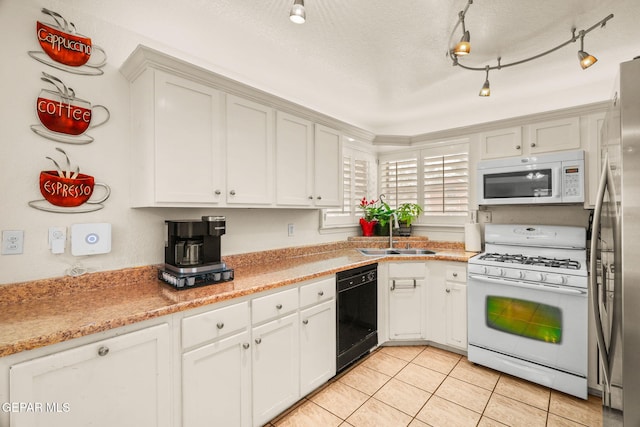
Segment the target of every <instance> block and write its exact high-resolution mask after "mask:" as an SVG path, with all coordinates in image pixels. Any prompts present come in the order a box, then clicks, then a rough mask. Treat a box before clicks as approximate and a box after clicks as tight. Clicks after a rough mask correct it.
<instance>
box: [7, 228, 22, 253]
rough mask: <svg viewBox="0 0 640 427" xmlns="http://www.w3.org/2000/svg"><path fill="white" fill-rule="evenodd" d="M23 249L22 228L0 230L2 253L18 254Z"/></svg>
mask: <svg viewBox="0 0 640 427" xmlns="http://www.w3.org/2000/svg"><path fill="white" fill-rule="evenodd" d="M23 249H24V230H3V231H2V255H19V254H21V253H22V252H23Z"/></svg>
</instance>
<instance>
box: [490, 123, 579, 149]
mask: <svg viewBox="0 0 640 427" xmlns="http://www.w3.org/2000/svg"><path fill="white" fill-rule="evenodd" d="M578 148H580V118H579V117H569V118H563V119H558V120H550V121H544V122H538V123H532V124H528V125H525V126H515V127H510V128H505V129H497V130H492V131H489V132H483V133H481V134H480V158H482V159H495V158H502V157H517V156H530V155H535V154H540V153H547V152H550V151H563V150H575V149H578Z"/></svg>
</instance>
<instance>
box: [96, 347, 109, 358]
mask: <svg viewBox="0 0 640 427" xmlns="http://www.w3.org/2000/svg"><path fill="white" fill-rule="evenodd" d="M107 354H109V347H105V346H102V347H100V348H99V349H98V356H106V355H107Z"/></svg>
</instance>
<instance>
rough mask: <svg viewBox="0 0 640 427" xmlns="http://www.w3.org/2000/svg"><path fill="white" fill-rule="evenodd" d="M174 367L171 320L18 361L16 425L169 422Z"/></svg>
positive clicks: (13, 384)
mask: <svg viewBox="0 0 640 427" xmlns="http://www.w3.org/2000/svg"><path fill="white" fill-rule="evenodd" d="M170 368H171V366H170V340H169V326H168V325H167V324H162V325H157V326H152V327H150V328H147V329H143V330H140V331H136V332H132V333H129V334H125V335H121V336H119V337H115V338H111V339H107V340H103V341H99V342H96V343H92V344H86V345H83V346H81V347H77V348H74V349H70V350H65V351H62V352H59V353H54V354H51V355H49V356H44V357H41V358H38V359H34V360H30V361H26V362H23V363H19V364H16V365H13V366H12V367H11V369H10V373H9V378H10V380H9V393H10V397H11V401H12V402H33V403H34V404H37V403H40V404H41V405H42V410H41V411H34V412H16V413H12V414H11V426H13V427H26V426H47V427H56V426H61V427H62V426H64V427H68V426H91V425H103V426H149V427H155V426H169V425H170V420H171V406H172V401H171V390H170V372H171V371H170Z"/></svg>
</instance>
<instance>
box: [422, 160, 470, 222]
mask: <svg viewBox="0 0 640 427" xmlns="http://www.w3.org/2000/svg"><path fill="white" fill-rule="evenodd" d="M422 167H423V189H424V205H423V208H424V213H425V215H451V216H458V215H459V216H466V215H467V212H468V210H469V155H468V153H467V152H461V153H454V154H446V155H441V156H430V155H429V153H428V150H426V154H425V155H424V156H423V158H422Z"/></svg>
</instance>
